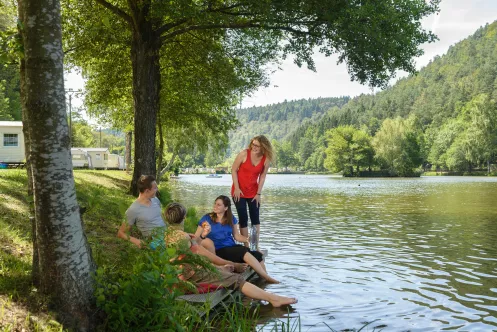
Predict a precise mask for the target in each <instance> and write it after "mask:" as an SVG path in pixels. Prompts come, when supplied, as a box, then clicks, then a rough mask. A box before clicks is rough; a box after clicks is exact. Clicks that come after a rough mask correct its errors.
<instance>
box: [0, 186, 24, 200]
mask: <svg viewBox="0 0 497 332" xmlns="http://www.w3.org/2000/svg"><path fill="white" fill-rule="evenodd" d="M19 189H20V190H18V191H14V190H12V188H11V187H7V186H5V185H3V184H0V193H3V194H5V195H7V196H11V197H13V198H16V199H18V200H20V201H22V202H23V203H26V204H27V203H28V202H27V200H26V197H27V192H28V190H27V187H26V186H25V183H21V186H20V187H19ZM23 193H26V194H23Z"/></svg>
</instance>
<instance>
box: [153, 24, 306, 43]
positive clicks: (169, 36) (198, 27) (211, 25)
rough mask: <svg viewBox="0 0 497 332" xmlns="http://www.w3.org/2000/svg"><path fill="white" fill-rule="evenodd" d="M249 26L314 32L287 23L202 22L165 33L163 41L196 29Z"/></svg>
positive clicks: (303, 32) (242, 27) (244, 27)
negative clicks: (298, 28)
mask: <svg viewBox="0 0 497 332" xmlns="http://www.w3.org/2000/svg"><path fill="white" fill-rule="evenodd" d="M249 28H256V29H267V30H282V31H287V32H291V33H295V34H299V35H308V36H311V35H312V33H310V32H308V31H301V30H297V29H295V28H292V27H289V26H285V25H263V24H260V23H254V22H245V23H227V24H200V25H190V26H188V27H185V28H182V29H178V30H175V31H173V32H171V33H169V34H167V35H164V36H162V37H161V41H163V42H164V41H167V40H170V39H173V38H174V37H176V36H179V35H182V34H184V33H187V32H189V31H194V30H211V29H249Z"/></svg>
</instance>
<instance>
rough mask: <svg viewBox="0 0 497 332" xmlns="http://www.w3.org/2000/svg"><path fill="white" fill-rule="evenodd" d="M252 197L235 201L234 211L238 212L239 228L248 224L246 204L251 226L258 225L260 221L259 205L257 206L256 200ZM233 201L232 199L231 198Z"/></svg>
mask: <svg viewBox="0 0 497 332" xmlns="http://www.w3.org/2000/svg"><path fill="white" fill-rule="evenodd" d="M252 200H253V198H242V197H240V200H239V201H238V202H235V207H236V212H237V213H238V221H239V222H240V224H239V225H240V228H247V226H248V215H247V205H248V210H249V214H250V223H251V225H252V226H255V225H259V224H260V223H261V222H260V220H259V207H258V206H257V201H255V200H254V201H253V202H252ZM233 201H234V200H233Z"/></svg>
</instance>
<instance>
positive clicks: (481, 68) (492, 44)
mask: <svg viewBox="0 0 497 332" xmlns="http://www.w3.org/2000/svg"><path fill="white" fill-rule="evenodd" d="M481 95H484V97H482V98H483V99H485V98H488V99H489V100H490V99H493V100H496V99H497V22H494V23H492V24H487V25H486V26H484V27H481V28H480V29H478V30H477V31H476V32H475V33H474V34H473V35H472V36H470V37H468V38H467V39H465V40H463V41H461V42H459V43H457V44H455V45H453V46H451V47H450V48H449V50H448V52H447V54H446V55H443V56H437V57H435V58H434V59H433V60H432V61H431V62H430V63H429V64H428V65H427V66H426V67H424V68H423V69H421V70H420V72H419V73H418V74H416V75H411V76H409V77H407V78H404V79H401V80H399V81H398V82H397V83H396V84H395V85H394V86H392V87H390V88H387V89H386V90H384V91H381V92H379V93H377V94H375V95H361V96H359V97H356V98H354V99H352V100H350V102H349V103H347V104H346V105H344V106H343V107H342V108H340V109H334V110H332V111H330V112H328V113H327V114H326V115H325V116H323V118H322V119H320V120H319V121H317V122H315V123H304V124H303V125H302V126H301V127H299V128H298V129H297V130H296V131H295V132H294V133H293V134H292V135H291V136H290V137H289V138H288V139H289V141H290V142H291V145H292V147H293V149H294V150H298V149H299V148H302V146H303V145H306V144H307V145H308V146H311V145H312V146H314V150H316V149H317V148H319V145H321V146H323V144H324V145H326V144H327V143H326V142H325V140H324V138H323V137H324V133H325V132H326V130H328V129H331V128H335V127H338V126H343V125H353V126H354V127H355V128H357V129H361V128H362V129H364V130H365V131H366V132H367V133H368V134H369V135H371V136H374V135H375V133H376V132H377V131H378V130H379V129H380V126H381V124H382V122H383V120H384V119H387V118H390V119H394V118H396V117H399V116H400V117H402V118H404V119H406V118H408V117H411V118H413V116H415V119H416V122H417V124H418V127H419V128H418V129H420V130H422V132H423V135H424V138H423V139H424V141H425V142H426V145H425V146H424V147H423V148H424V150H425V153H426V155H425V156H424V158H425V161H428V162H430V163H433V164H437V165H438V164H439V163H438V160H434V159H433V158H432V160H430V159H429V158H428V157H429V156H428V154H429V153H430V149H431V148H432V146H431V145H430V142H433V140H436V139H437V137H436V135H437V132H438V131H439V130H441V129H442V127H444V126H448V121H449V120H451V119H453V120H455V119H456V118H458V117H459V118H461V116H462V115H461V114H462V113H463V111H462V110H463V109H464V107H465V105H467V104H468V103H470V102H471V101H473V100H474V99H475V98H477V96H481ZM309 141H312V144H311V143H309ZM323 142H324V143H323ZM449 147H450V144H449V143H447V146H445V148H447V149H448V148H449ZM322 152H324V150H323V149H321V150H320V153H322ZM308 154H309V151H307V155H308ZM305 162H306V160H301V165H304V163H305ZM317 168H320V167H317ZM321 168H322V167H321Z"/></svg>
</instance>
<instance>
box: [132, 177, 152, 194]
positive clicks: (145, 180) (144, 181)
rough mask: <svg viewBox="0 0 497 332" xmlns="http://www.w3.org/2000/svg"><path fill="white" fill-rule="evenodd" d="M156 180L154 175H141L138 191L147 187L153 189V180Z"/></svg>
mask: <svg viewBox="0 0 497 332" xmlns="http://www.w3.org/2000/svg"><path fill="white" fill-rule="evenodd" d="M154 181H155V177H153V176H152V175H142V176H140V178H139V179H138V183H137V185H136V186H137V187H138V191H139V192H141V193H142V192H145V190H147V189H151V188H152V182H154Z"/></svg>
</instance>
